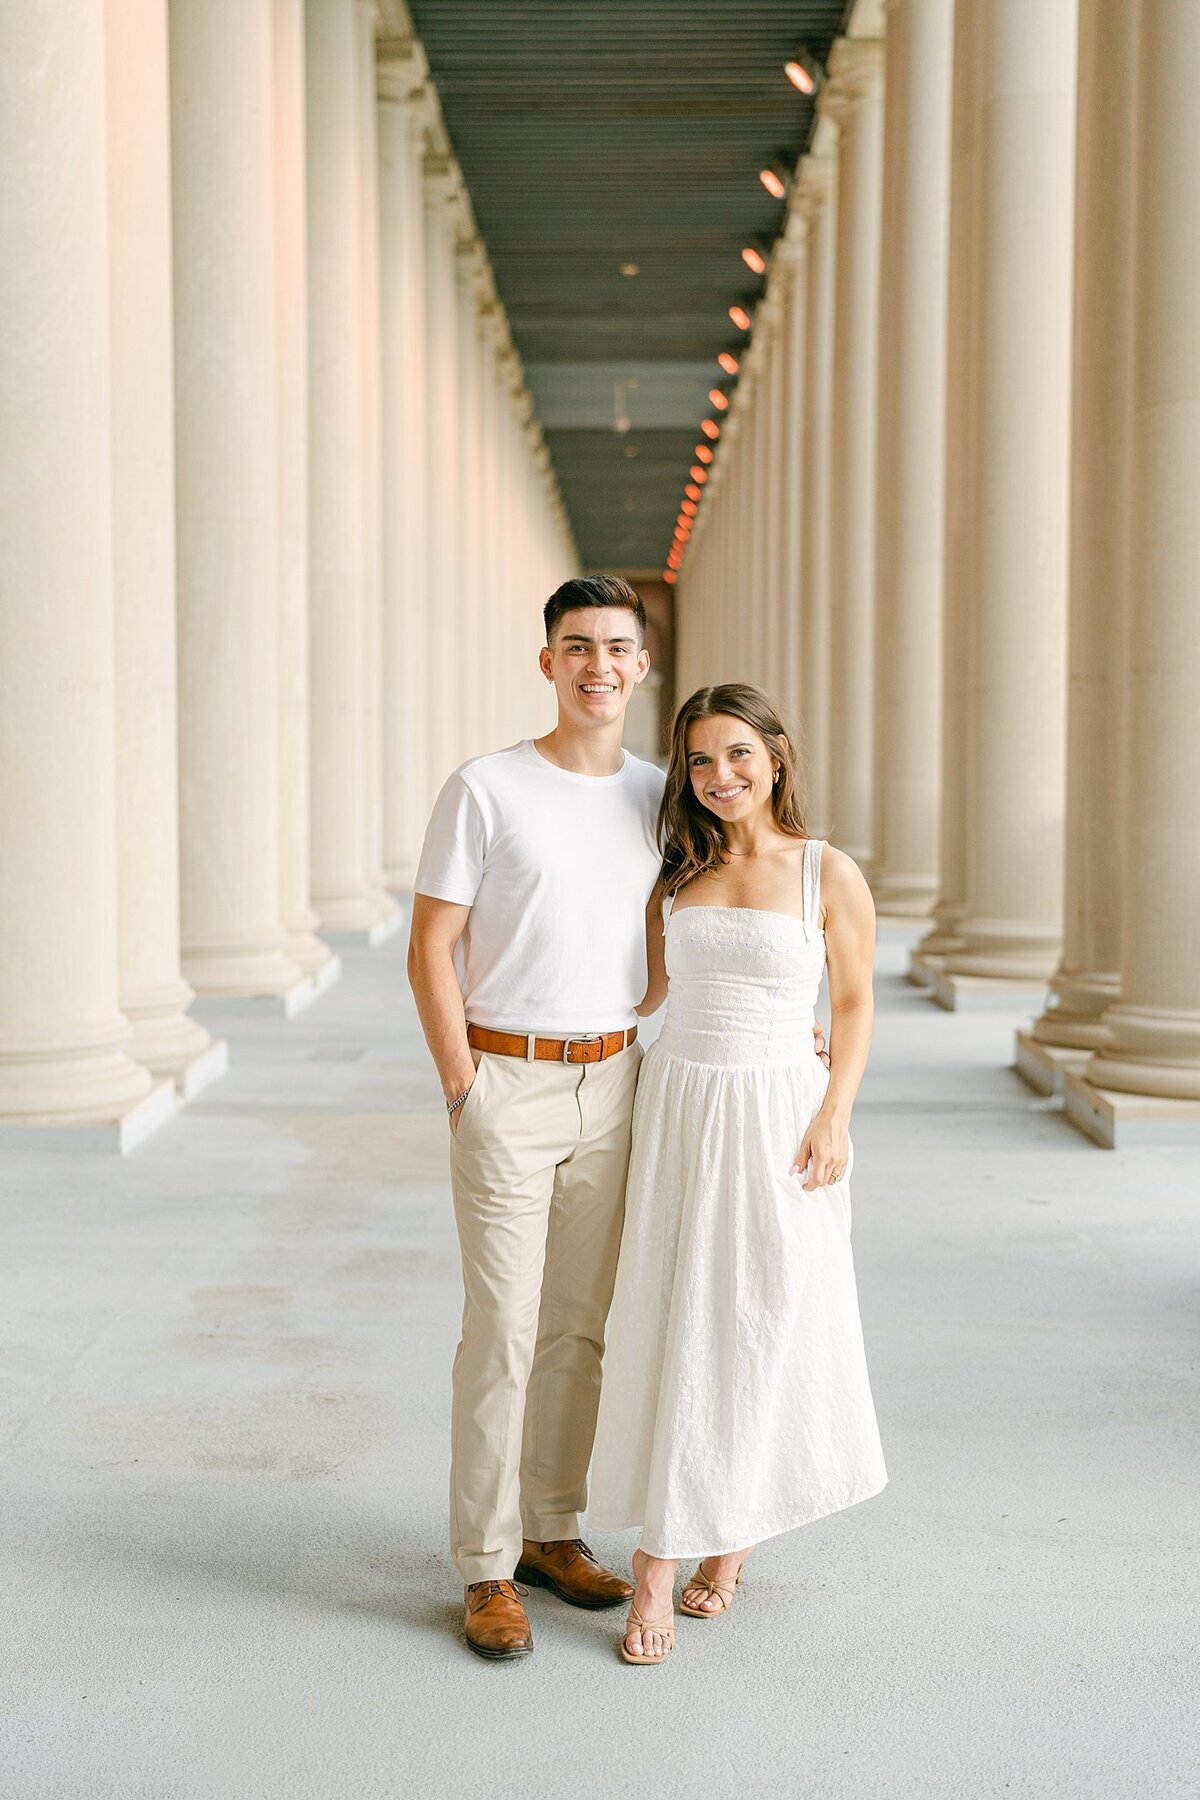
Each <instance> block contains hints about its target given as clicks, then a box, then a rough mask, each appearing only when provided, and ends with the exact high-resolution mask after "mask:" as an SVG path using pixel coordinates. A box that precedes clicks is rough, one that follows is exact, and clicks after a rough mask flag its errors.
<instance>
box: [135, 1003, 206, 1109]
mask: <svg viewBox="0 0 1200 1800" xmlns="http://www.w3.org/2000/svg"><path fill="white" fill-rule="evenodd" d="M194 998H195V996H194V994H193V992H192V990H191V988H190V987H189V986H188V984H187V982H186V981H171V982H166V983H164V984H163V986H162V987H159V988H140V989H137V990H135V991H134V992H133V993H130V994H122V995H121V1011H122V1012H123V1013H124V1014H125V1017H126V1018H127V1019H128V1020H129V1023H130V1025H131V1026H132V1028H133V1031H132V1035H131V1037H130V1038H129V1041H128V1043H127V1044H126V1046H125V1048H126V1050H127V1052H128V1054H129V1055H130V1056H132V1057H133V1059H134V1061H135V1062H140V1063H141V1064H142V1066H143V1067H144V1068H147V1069H149V1071H150V1073H151V1074H152V1075H158V1076H164V1077H166V1079H168V1080H170V1081H173V1082H174V1083H175V1085H176V1086H177V1087H181V1086H182V1077H183V1074H184V1072H185V1071H186V1070H187V1069H189V1068H190V1067H191V1066H192V1064H193V1063H196V1062H198V1061H200V1060H201V1059H202V1058H203V1057H204V1056H205V1055H206V1054H207V1052H208V1051H209V1049H210V1048H211V1046H212V1039H211V1038H210V1037H209V1035H208V1033H207V1031H205V1029H204V1027H203V1025H200V1024H198V1023H197V1021H196V1020H195V1019H193V1018H191V1017H190V1016H189V1012H188V1008H189V1007H190V1006H191V1004H192V1001H193V999H194Z"/></svg>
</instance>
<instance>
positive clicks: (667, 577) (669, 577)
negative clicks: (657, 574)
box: [663, 569, 675, 587]
mask: <svg viewBox="0 0 1200 1800" xmlns="http://www.w3.org/2000/svg"><path fill="white" fill-rule="evenodd" d="M663 580H664V581H665V582H666V584H667V586H668V587H674V586H675V571H674V569H664V570H663Z"/></svg>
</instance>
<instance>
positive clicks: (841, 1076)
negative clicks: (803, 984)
mask: <svg viewBox="0 0 1200 1800" xmlns="http://www.w3.org/2000/svg"><path fill="white" fill-rule="evenodd" d="M821 892H822V896H823V899H824V906H825V963H826V969H827V972H828V976H829V1004H830V1012H831V1022H830V1027H829V1052H830V1075H829V1086H828V1088H827V1089H826V1092H825V1099H824V1101H823V1102H822V1104H821V1109H820V1111H819V1112H818V1113H817V1116H816V1118H815V1119H814V1120H813V1122H812V1124H811V1125H810V1126H809V1128H808V1130H807V1132H806V1133H805V1136H804V1142H803V1143H802V1144H801V1146H800V1149H799V1151H798V1152H797V1155H796V1165H795V1166H796V1168H797V1170H799V1171H800V1172H803V1170H804V1169H805V1168H806V1167H808V1168H809V1176H808V1180H807V1181H806V1182H805V1183H804V1188H805V1192H807V1193H811V1192H813V1191H814V1190H815V1189H816V1188H821V1187H828V1186H829V1184H830V1182H831V1181H838V1180H840V1179H841V1177H842V1176H843V1175H844V1174H845V1172H846V1165H847V1162H848V1161H849V1157H850V1113H851V1109H852V1108H853V1105H854V1101H855V1097H856V1096H857V1094H858V1088H859V1083H860V1082H861V1081H862V1078H863V1071H864V1070H865V1069H866V1066H867V1055H868V1053H869V1051H870V1048H871V1027H872V1025H873V1023H874V1019H875V1001H874V996H873V994H872V992H871V967H872V964H873V963H874V960H875V905H874V902H873V901H872V899H871V890H870V888H869V887H868V886H867V884H866V881H865V879H864V877H863V874H862V871H861V869H860V868H859V866H858V864H857V863H856V862H855V861H854V859H853V857H850V856H847V855H846V854H845V852H844V851H841V850H834V849H831V848H830V847H829V846H828V845H826V847H825V850H824V852H823V855H822V860H821Z"/></svg>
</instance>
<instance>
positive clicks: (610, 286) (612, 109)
mask: <svg viewBox="0 0 1200 1800" xmlns="http://www.w3.org/2000/svg"><path fill="white" fill-rule="evenodd" d="M410 11H411V13H412V16H413V22H414V24H415V26H416V28H417V31H418V33H419V35H420V37H421V38H422V40H423V42H424V45H425V49H426V52H427V54H428V57H429V62H430V68H431V71H432V74H433V79H434V81H435V83H436V85H437V89H438V94H439V96H440V99H441V104H442V111H443V114H444V117H445V120H446V125H447V129H448V131H449V133H450V137H451V140H452V142H453V145H454V149H455V153H456V155H457V157H458V160H459V162H460V164H461V165H462V170H463V174H464V176H465V178H466V182H467V186H468V188H469V190H470V194H471V201H472V205H473V207H474V210H475V217H476V219H477V221H478V223H479V228H480V231H481V232H482V234H483V237H484V240H485V242H486V244H487V249H488V255H489V257H490V258H491V262H492V267H493V269H494V270H495V274H496V282H497V286H498V288H499V291H500V297H501V299H502V301H503V302H504V306H505V309H506V311H507V313H508V318H509V322H510V325H511V327H512V332H513V337H514V340H515V342H516V345H517V348H518V350H519V351H520V353H521V356H522V359H523V360H524V362H525V365H526V369H527V372H528V376H529V382H530V387H531V390H532V392H533V394H534V398H535V401H536V402H537V404H538V408H539V416H540V417H541V419H542V423H543V426H544V428H545V430H546V435H547V441H548V443H549V446H550V451H551V454H552V456H553V459H554V467H555V473H556V475H557V477H558V480H559V485H560V487H561V489H562V493H563V499H564V501H565V503H566V505H567V509H568V511H569V513H570V515H571V522H572V525H573V527H574V530H575V536H576V541H577V543H578V545H579V551H580V555H581V557H582V559H583V561H584V564H585V565H586V566H587V567H588V568H629V567H639V568H642V567H649V566H652V565H653V564H655V563H659V564H661V562H662V559H663V557H664V555H665V552H666V549H667V545H668V543H669V541H670V537H671V532H672V529H673V526H674V520H675V514H676V511H677V510H678V505H679V500H680V498H681V497H682V494H683V487H684V483H685V482H686V481H687V479H688V474H687V471H688V467H689V464H690V462H691V451H692V446H693V444H694V443H695V442H696V441H697V429H698V427H699V423H700V419H701V417H702V416H703V413H704V411H705V410H706V396H707V388H708V386H709V385H710V382H715V381H717V380H719V379H722V376H721V371H720V369H719V368H718V367H717V361H716V359H717V355H718V353H719V352H720V351H721V350H722V349H727V348H732V347H734V346H735V345H736V343H737V341H738V339H739V333H738V332H737V330H736V329H735V327H734V326H733V325H732V324H731V323H730V320H729V316H728V308H729V306H730V305H731V304H732V303H733V302H735V301H736V300H738V299H739V298H747V297H748V298H751V299H752V298H754V297H755V296H756V295H757V293H758V292H759V291H760V289H761V282H760V281H759V280H758V279H756V278H755V277H754V276H753V275H751V273H750V272H749V270H748V269H747V268H746V266H745V265H744V263H743V262H742V260H741V250H742V247H743V246H744V245H745V244H747V243H748V242H749V241H750V240H751V239H753V238H755V237H758V238H762V239H764V240H769V239H770V238H771V237H773V236H774V234H775V233H776V232H777V231H778V229H779V226H780V224H781V222H782V218H783V212H784V202H783V201H782V200H780V199H778V198H773V197H772V196H771V195H770V194H769V193H768V192H767V190H766V188H764V186H763V185H762V183H761V181H760V179H759V171H760V170H761V169H763V168H766V167H768V166H769V165H770V164H771V163H772V162H777V163H778V165H779V166H780V168H781V169H783V170H784V171H785V172H786V171H787V170H790V169H791V168H792V167H794V165H795V162H796V159H797V157H798V156H799V155H800V153H801V151H802V150H803V149H804V146H805V144H806V143H807V141H808V137H809V134H810V131H811V128H812V116H813V108H812V101H811V100H810V99H806V98H805V97H804V96H802V95H801V94H800V93H798V92H797V90H796V89H795V88H794V87H793V86H792V85H791V83H790V82H789V81H788V79H787V77H786V76H785V74H784V64H785V63H786V62H787V61H788V60H789V58H791V57H792V56H793V55H794V54H795V53H796V51H797V50H798V49H800V48H806V49H807V50H808V51H810V52H811V53H812V54H813V55H814V56H815V57H816V58H817V60H818V61H819V62H821V63H824V61H825V59H826V57H827V56H828V53H829V48H830V45H831V44H832V42H833V38H834V36H835V34H836V32H837V30H838V28H839V26H840V24H841V20H842V15H843V13H844V11H845V4H844V0H789V3H787V4H784V3H783V0H758V3H754V0H749V3H747V4H730V3H729V0H686V3H685V0H615V3H596V4H592V3H590V0H575V3H574V4H571V3H568V0H520V3H518V0H410ZM589 365H591V367H589ZM631 449H632V450H634V451H636V452H637V454H635V455H628V454H626V452H627V451H628V450H631Z"/></svg>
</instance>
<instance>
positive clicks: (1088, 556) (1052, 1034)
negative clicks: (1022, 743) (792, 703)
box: [1017, 0, 1138, 1093]
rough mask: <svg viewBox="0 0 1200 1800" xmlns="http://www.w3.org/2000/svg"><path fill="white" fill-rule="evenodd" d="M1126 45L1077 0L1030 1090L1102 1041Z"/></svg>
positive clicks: (1022, 1056)
mask: <svg viewBox="0 0 1200 1800" xmlns="http://www.w3.org/2000/svg"><path fill="white" fill-rule="evenodd" d="M1137 49H1138V19H1137V7H1136V6H1130V5H1128V4H1127V3H1126V0H1089V4H1088V5H1086V6H1083V7H1081V8H1080V14H1079V103H1078V108H1077V129H1076V181H1075V207H1076V211H1075V329H1074V380H1073V384H1072V387H1073V423H1072V452H1071V548H1070V560H1069V569H1070V596H1069V609H1070V617H1069V624H1068V651H1067V654H1068V686H1067V816H1066V894H1065V904H1064V909H1063V953H1062V961H1061V963H1060V964H1059V967H1058V970H1057V972H1056V974H1055V976H1054V978H1053V980H1052V981H1051V983H1050V992H1051V1003H1050V1005H1049V1006H1047V1008H1046V1010H1045V1011H1044V1012H1043V1014H1042V1016H1041V1017H1040V1018H1039V1019H1038V1020H1037V1021H1036V1022H1035V1024H1034V1026H1033V1030H1032V1033H1028V1032H1018V1034H1017V1068H1018V1069H1019V1070H1020V1072H1021V1073H1022V1074H1023V1075H1025V1077H1026V1079H1027V1080H1029V1081H1030V1082H1031V1083H1032V1085H1033V1086H1034V1087H1036V1088H1037V1089H1038V1090H1039V1091H1040V1092H1042V1093H1053V1092H1054V1091H1055V1090H1056V1089H1057V1088H1058V1087H1060V1086H1061V1084H1062V1074H1063V1071H1064V1069H1065V1068H1072V1067H1082V1066H1083V1064H1084V1063H1085V1062H1086V1061H1087V1059H1088V1056H1089V1054H1090V1053H1091V1051H1092V1050H1095V1049H1099V1048H1100V1047H1101V1046H1102V1045H1103V1044H1104V1041H1105V1038H1106V1036H1107V1033H1106V1030H1105V1028H1104V1025H1103V1024H1102V1021H1101V1015H1102V1014H1103V1013H1104V1010H1105V1008H1106V1007H1108V1006H1109V1005H1111V1003H1112V1002H1113V1001H1115V1000H1116V998H1117V989H1118V977H1117V969H1118V967H1119V963H1120V932H1121V893H1122V887H1123V876H1124V863H1123V854H1122V851H1123V846H1122V837H1121V817H1122V807H1121V801H1122V792H1123V782H1124V766H1125V754H1124V746H1123V733H1122V730H1121V722H1122V712H1123V695H1122V685H1123V676H1124V670H1125V665H1126V662H1127V660H1128V656H1129V645H1128V642H1127V626H1126V595H1127V591H1128V585H1129V485H1130V480H1131V475H1132V470H1131V466H1130V430H1131V423H1132V420H1131V413H1130V401H1131V389H1132V376H1133V364H1132V343H1133V288H1134V269H1135V267H1136V264H1135V260H1134V172H1133V154H1132V146H1133V143H1134V133H1135V125H1136V120H1135V117H1134V91H1135V82H1134V80H1133V79H1132V78H1127V79H1125V80H1123V81H1121V82H1119V83H1116V84H1114V83H1113V82H1112V81H1111V80H1110V79H1109V74H1110V71H1111V70H1112V69H1113V68H1114V67H1115V68H1120V69H1123V70H1125V71H1126V73H1127V76H1128V75H1129V72H1130V71H1134V70H1136V68H1137ZM1114 144H1125V145H1129V146H1130V154H1128V155H1125V156H1114V155H1113V145H1114Z"/></svg>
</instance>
